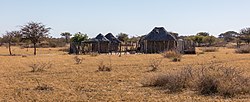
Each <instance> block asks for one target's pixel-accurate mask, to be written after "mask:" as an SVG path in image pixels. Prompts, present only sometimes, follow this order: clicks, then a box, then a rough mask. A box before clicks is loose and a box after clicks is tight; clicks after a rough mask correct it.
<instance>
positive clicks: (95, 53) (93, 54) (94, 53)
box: [90, 52, 99, 57]
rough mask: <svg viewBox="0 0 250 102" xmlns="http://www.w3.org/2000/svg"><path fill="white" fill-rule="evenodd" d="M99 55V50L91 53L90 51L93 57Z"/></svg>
mask: <svg viewBox="0 0 250 102" xmlns="http://www.w3.org/2000/svg"><path fill="white" fill-rule="evenodd" d="M98 55H99V54H98V53H97V52H91V53H90V56H91V57H96V56H98Z"/></svg>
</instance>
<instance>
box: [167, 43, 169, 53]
mask: <svg viewBox="0 0 250 102" xmlns="http://www.w3.org/2000/svg"><path fill="white" fill-rule="evenodd" d="M167 42H168V45H167V51H169V41H167Z"/></svg>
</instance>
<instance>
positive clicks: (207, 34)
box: [196, 32, 209, 36]
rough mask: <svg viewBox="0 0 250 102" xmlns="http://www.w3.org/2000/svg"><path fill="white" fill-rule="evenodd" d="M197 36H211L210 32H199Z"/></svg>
mask: <svg viewBox="0 0 250 102" xmlns="http://www.w3.org/2000/svg"><path fill="white" fill-rule="evenodd" d="M196 35H197V36H209V33H208V32H199V33H197V34H196Z"/></svg>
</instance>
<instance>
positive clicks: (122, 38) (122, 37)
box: [116, 33, 129, 42]
mask: <svg viewBox="0 0 250 102" xmlns="http://www.w3.org/2000/svg"><path fill="white" fill-rule="evenodd" d="M116 37H117V38H118V39H119V40H120V41H122V42H127V41H128V40H129V37H128V34H126V33H119V34H118V35H117V36H116Z"/></svg>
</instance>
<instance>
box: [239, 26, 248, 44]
mask: <svg viewBox="0 0 250 102" xmlns="http://www.w3.org/2000/svg"><path fill="white" fill-rule="evenodd" d="M240 39H241V40H243V41H245V42H246V43H247V44H249V43H250V28H244V29H241V30H240Z"/></svg>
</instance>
